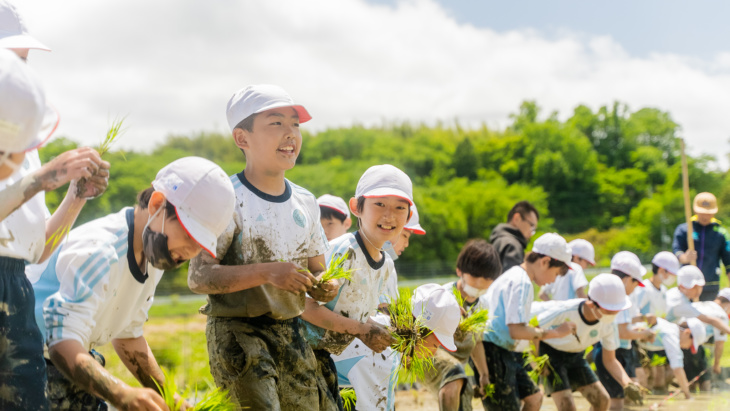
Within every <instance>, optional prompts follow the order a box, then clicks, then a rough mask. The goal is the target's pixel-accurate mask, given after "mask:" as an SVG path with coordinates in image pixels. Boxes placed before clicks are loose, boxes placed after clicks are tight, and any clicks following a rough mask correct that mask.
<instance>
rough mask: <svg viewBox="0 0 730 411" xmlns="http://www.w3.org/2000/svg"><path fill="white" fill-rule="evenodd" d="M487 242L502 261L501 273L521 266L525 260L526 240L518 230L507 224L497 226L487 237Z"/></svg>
mask: <svg viewBox="0 0 730 411" xmlns="http://www.w3.org/2000/svg"><path fill="white" fill-rule="evenodd" d="M489 242H490V243H492V245H493V246H494V248H495V249H496V250H497V252H498V253H499V259H500V260H501V261H502V272H505V271H507V270H509V269H510V268H512V267H514V266H516V265H520V264H522V261H523V260H524V259H525V248H526V247H527V239H526V238H525V237H524V236H523V235H522V233H521V232H520V230H518V229H517V228H515V227H513V226H511V225H509V224H504V223H502V224H497V226H496V227H494V230H492V235H490V236H489Z"/></svg>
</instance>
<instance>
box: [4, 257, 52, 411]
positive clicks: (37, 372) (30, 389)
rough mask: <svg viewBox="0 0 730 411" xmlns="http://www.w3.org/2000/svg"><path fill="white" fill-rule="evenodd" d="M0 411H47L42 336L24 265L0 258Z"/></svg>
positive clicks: (12, 259) (15, 260)
mask: <svg viewBox="0 0 730 411" xmlns="http://www.w3.org/2000/svg"><path fill="white" fill-rule="evenodd" d="M0 305H1V307H0V410H3V411H26V410H48V409H49V408H48V398H47V397H46V363H45V361H44V359H43V337H41V332H40V331H39V330H38V326H37V325H36V321H35V314H34V312H33V306H34V305H35V296H34V294H33V287H32V286H31V284H30V281H28V278H27V277H26V276H25V262H24V261H23V260H20V259H16V258H9V257H2V256H0Z"/></svg>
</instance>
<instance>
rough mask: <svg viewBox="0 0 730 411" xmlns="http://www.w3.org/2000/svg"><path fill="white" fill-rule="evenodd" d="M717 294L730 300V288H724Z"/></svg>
mask: <svg viewBox="0 0 730 411" xmlns="http://www.w3.org/2000/svg"><path fill="white" fill-rule="evenodd" d="M717 296H718V297H722V298H724V299H726V300H728V301H730V288H723V289H722V290H720V292H719V293H717Z"/></svg>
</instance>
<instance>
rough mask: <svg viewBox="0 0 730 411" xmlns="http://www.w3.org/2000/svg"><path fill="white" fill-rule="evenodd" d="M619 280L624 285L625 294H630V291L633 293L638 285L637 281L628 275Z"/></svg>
mask: <svg viewBox="0 0 730 411" xmlns="http://www.w3.org/2000/svg"><path fill="white" fill-rule="evenodd" d="M621 281H623V283H624V287H625V288H626V295H630V294H631V293H633V292H634V290H635V289H636V287H638V286H639V282H638V281H637V280H635V279H634V278H633V277H631V276H628V275H627V276H626V277H624V278H622V279H621Z"/></svg>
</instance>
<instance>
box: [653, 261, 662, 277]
mask: <svg viewBox="0 0 730 411" xmlns="http://www.w3.org/2000/svg"><path fill="white" fill-rule="evenodd" d="M659 268H661V267H659V266H658V265H656V264H654V263H651V272H652V273H654V275H656V274H657V273H658V272H659Z"/></svg>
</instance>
